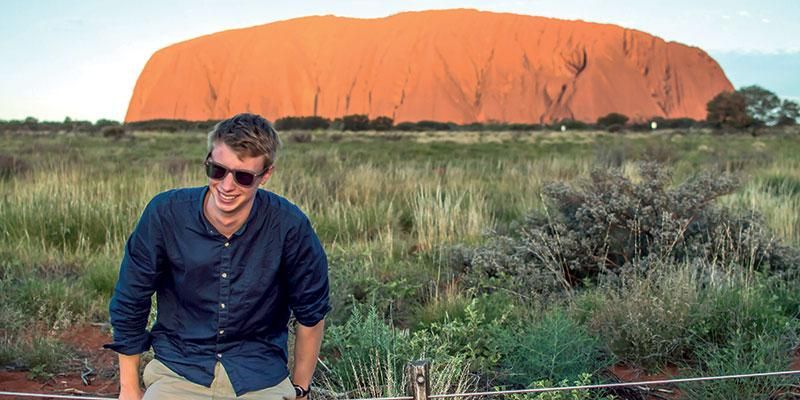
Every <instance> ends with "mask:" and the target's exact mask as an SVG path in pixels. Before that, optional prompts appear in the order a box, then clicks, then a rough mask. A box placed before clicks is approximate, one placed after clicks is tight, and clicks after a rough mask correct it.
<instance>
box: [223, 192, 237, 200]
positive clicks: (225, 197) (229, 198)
mask: <svg viewBox="0 0 800 400" xmlns="http://www.w3.org/2000/svg"><path fill="white" fill-rule="evenodd" d="M219 197H221V198H222V200H233V199H234V197H236V196H227V195H224V194H222V193H220V194H219Z"/></svg>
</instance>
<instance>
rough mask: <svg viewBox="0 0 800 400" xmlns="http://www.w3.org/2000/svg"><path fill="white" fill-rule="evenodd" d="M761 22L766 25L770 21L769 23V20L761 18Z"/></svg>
mask: <svg viewBox="0 0 800 400" xmlns="http://www.w3.org/2000/svg"><path fill="white" fill-rule="evenodd" d="M761 22H763V23H765V24H768V23H770V22H772V21H770V20H769V18H761Z"/></svg>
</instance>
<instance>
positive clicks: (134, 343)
mask: <svg viewBox="0 0 800 400" xmlns="http://www.w3.org/2000/svg"><path fill="white" fill-rule="evenodd" d="M151 342H152V338H151V337H150V334H149V333H145V334H143V335H139V336H136V337H133V338H125V339H116V338H115V339H114V342H113V343H107V344H104V345H103V348H104V349H110V350H114V351H116V352H117V353H120V354H124V355H128V356H132V355H136V354H142V353H144V352H145V351H147V350H149V349H150V344H151Z"/></svg>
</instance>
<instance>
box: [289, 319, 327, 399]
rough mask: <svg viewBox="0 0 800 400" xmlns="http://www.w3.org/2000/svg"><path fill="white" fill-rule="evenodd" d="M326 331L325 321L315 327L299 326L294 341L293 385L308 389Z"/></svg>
mask: <svg viewBox="0 0 800 400" xmlns="http://www.w3.org/2000/svg"><path fill="white" fill-rule="evenodd" d="M324 331H325V321H324V320H323V321H319V322H317V324H316V325H314V326H305V325H303V324H299V323H298V324H297V329H296V331H295V332H296V333H295V341H294V370H293V371H292V383H294V384H295V385H300V386H302V387H303V388H304V389H308V388H309V386H310V385H311V378H312V377H313V376H314V368H316V367H317V357H319V348H320V346H321V345H322V334H323V332H324Z"/></svg>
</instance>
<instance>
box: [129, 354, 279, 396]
mask: <svg viewBox="0 0 800 400" xmlns="http://www.w3.org/2000/svg"><path fill="white" fill-rule="evenodd" d="M142 380H143V381H144V385H145V387H146V388H147V391H146V392H145V393H144V398H143V400H162V399H169V400H172V399H176V400H228V399H245V400H295V393H294V386H293V385H292V382H291V381H290V380H289V378H286V379H284V380H283V382H281V383H279V384H277V385H275V386H273V387H269V388H266V389H263V390H257V391H254V392H248V393H245V394H243V395H242V396H239V397H236V393H235V392H234V391H233V385H232V384H231V381H230V379H228V373H227V372H225V367H223V366H222V363H219V362H218V363H217V365H216V367H214V382H212V383H211V387H210V388H207V387H205V386H203V385H198V384H196V383H194V382H189V381H188V380H187V379H186V378H184V377H182V376H180V375H178V374H176V373H175V372H172V370H171V369H169V368H167V366H166V365H164V364H163V363H161V361H158V360H153V361H150V362H149V363H147V366H145V367H144V374H143V377H142Z"/></svg>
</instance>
